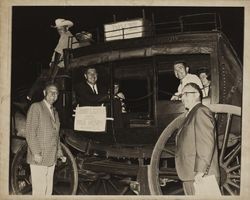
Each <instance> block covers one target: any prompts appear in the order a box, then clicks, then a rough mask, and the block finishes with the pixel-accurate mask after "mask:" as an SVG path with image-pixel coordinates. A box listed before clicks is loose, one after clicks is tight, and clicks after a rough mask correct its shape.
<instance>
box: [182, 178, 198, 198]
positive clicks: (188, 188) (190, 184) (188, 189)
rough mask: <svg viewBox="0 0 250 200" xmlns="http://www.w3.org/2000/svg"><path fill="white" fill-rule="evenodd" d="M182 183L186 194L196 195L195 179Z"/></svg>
mask: <svg viewBox="0 0 250 200" xmlns="http://www.w3.org/2000/svg"><path fill="white" fill-rule="evenodd" d="M182 184H183V190H184V193H185V195H195V189H194V181H184V182H183V183H182Z"/></svg>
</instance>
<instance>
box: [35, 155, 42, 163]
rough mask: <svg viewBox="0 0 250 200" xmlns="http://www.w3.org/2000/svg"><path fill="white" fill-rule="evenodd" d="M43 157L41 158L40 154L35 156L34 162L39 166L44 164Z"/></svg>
mask: <svg viewBox="0 0 250 200" xmlns="http://www.w3.org/2000/svg"><path fill="white" fill-rule="evenodd" d="M42 159H43V158H42V156H40V155H39V154H35V155H34V160H35V163H37V164H39V163H41V162H42Z"/></svg>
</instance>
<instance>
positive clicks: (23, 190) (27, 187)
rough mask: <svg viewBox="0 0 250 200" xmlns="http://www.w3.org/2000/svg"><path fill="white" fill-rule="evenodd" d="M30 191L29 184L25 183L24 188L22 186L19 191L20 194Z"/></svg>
mask: <svg viewBox="0 0 250 200" xmlns="http://www.w3.org/2000/svg"><path fill="white" fill-rule="evenodd" d="M31 191H32V187H31V185H26V186H25V187H24V188H22V189H21V190H20V193H21V194H27V193H29V192H31Z"/></svg>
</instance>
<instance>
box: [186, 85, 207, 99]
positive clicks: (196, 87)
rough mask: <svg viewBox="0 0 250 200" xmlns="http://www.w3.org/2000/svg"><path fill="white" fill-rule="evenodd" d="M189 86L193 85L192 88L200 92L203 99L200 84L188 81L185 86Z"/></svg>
mask: <svg viewBox="0 0 250 200" xmlns="http://www.w3.org/2000/svg"><path fill="white" fill-rule="evenodd" d="M187 86H191V87H192V88H194V89H195V90H196V91H197V92H198V93H199V94H200V101H202V98H203V94H202V90H201V88H200V87H199V85H197V84H196V83H187V84H186V85H185V86H184V87H187Z"/></svg>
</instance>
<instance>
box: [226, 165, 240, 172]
mask: <svg viewBox="0 0 250 200" xmlns="http://www.w3.org/2000/svg"><path fill="white" fill-rule="evenodd" d="M237 169H240V165H235V166H233V167H231V168H229V169H228V172H231V171H234V170H237Z"/></svg>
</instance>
